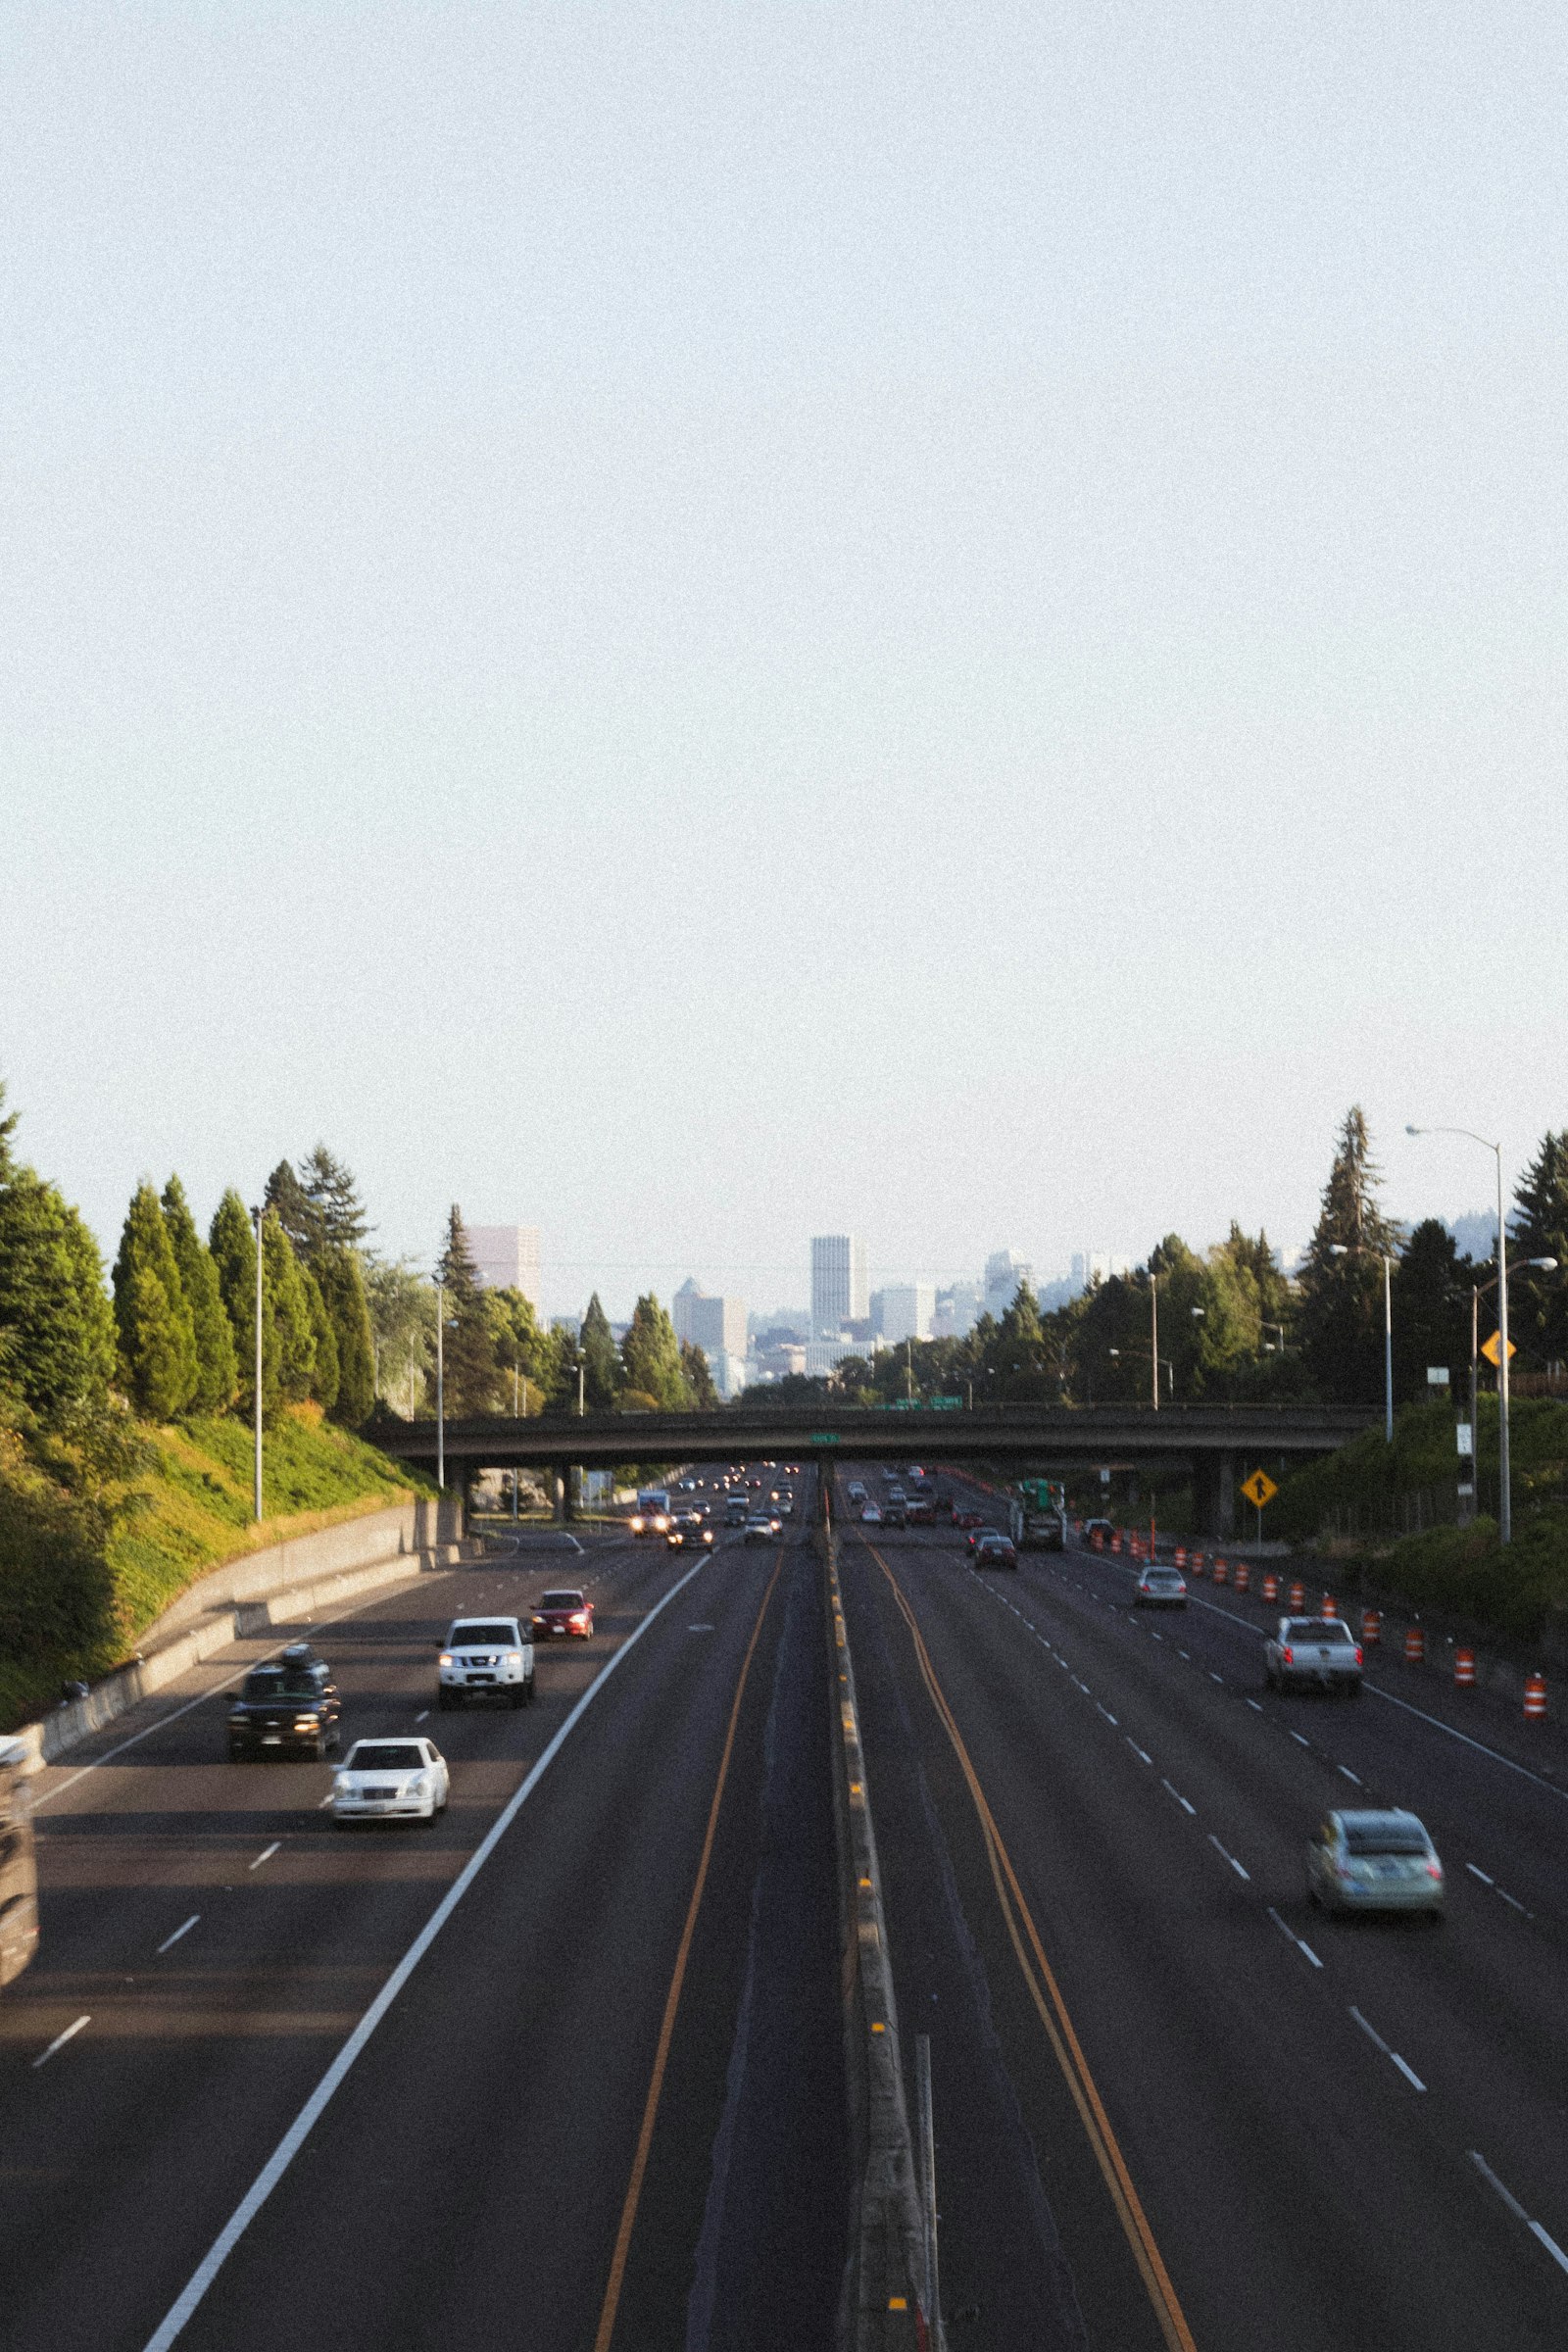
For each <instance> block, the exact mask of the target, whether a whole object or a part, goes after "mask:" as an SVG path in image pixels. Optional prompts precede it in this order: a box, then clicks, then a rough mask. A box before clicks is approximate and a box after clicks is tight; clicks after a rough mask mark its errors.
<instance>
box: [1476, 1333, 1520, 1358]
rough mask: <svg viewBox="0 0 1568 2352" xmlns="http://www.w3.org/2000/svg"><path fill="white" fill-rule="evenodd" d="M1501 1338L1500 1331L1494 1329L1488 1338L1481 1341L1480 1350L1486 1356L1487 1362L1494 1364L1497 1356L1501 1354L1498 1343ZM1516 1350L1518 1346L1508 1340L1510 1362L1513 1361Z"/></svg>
mask: <svg viewBox="0 0 1568 2352" xmlns="http://www.w3.org/2000/svg"><path fill="white" fill-rule="evenodd" d="M1501 1339H1502V1334H1501V1332H1500V1331H1495V1332H1494V1333H1493V1335H1492V1337H1491V1339H1490V1340H1483V1341H1482V1343H1481V1352H1482V1354H1483V1355H1484V1356H1485V1357H1486V1359H1487V1361H1488V1363H1489V1364H1495V1362H1496V1361H1497V1358H1498V1357H1499V1356H1500V1355H1501V1353H1502V1348H1501V1346H1500V1345H1499V1343H1500V1341H1501ZM1518 1352H1519V1350H1518V1348H1516V1347H1515V1346H1514V1344H1513V1342H1512V1340H1510V1341H1509V1342H1508V1361H1509V1363H1510V1364H1511V1363H1512V1362H1513V1359H1514V1357H1515V1356H1516V1355H1517V1354H1518Z"/></svg>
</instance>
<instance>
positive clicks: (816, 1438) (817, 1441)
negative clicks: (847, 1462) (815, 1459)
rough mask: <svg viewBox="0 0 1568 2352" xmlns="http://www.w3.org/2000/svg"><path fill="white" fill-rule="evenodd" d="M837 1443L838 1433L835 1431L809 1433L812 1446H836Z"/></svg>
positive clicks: (821, 1430) (822, 1430) (823, 1430)
mask: <svg viewBox="0 0 1568 2352" xmlns="http://www.w3.org/2000/svg"><path fill="white" fill-rule="evenodd" d="M838 1442H839V1433H838V1431H837V1430H836V1429H813V1430H812V1432H811V1444H812V1445H813V1446H836V1445H837V1444H838Z"/></svg>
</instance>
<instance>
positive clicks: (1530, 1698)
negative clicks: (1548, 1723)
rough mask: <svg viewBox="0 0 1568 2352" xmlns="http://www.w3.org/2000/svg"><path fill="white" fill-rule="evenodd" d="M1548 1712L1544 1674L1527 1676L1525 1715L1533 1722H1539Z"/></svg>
mask: <svg viewBox="0 0 1568 2352" xmlns="http://www.w3.org/2000/svg"><path fill="white" fill-rule="evenodd" d="M1545 1712H1546V1678H1545V1676H1544V1674H1529V1675H1526V1677H1525V1715H1526V1717H1527V1719H1528V1720H1529V1721H1530V1722H1531V1723H1539V1722H1540V1721H1541V1718H1542V1717H1543V1715H1544V1713H1545Z"/></svg>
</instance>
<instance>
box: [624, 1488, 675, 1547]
mask: <svg viewBox="0 0 1568 2352" xmlns="http://www.w3.org/2000/svg"><path fill="white" fill-rule="evenodd" d="M631 1532H632V1534H633V1535H634V1536H667V1535H668V1533H669V1489H668V1488H667V1487H641V1488H639V1489H638V1493H637V1508H636V1509H635V1510H634V1511H633V1513H632V1515H631Z"/></svg>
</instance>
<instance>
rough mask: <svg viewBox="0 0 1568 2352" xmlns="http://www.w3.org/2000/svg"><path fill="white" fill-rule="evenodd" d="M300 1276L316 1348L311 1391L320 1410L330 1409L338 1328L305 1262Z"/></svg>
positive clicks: (335, 1383) (335, 1384) (334, 1398)
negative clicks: (309, 1311) (334, 1325)
mask: <svg viewBox="0 0 1568 2352" xmlns="http://www.w3.org/2000/svg"><path fill="white" fill-rule="evenodd" d="M300 1280H301V1282H302V1283H303V1284H304V1286H305V1297H306V1299H307V1301H308V1303H309V1306H310V1310H311V1338H312V1341H313V1343H314V1345H315V1349H316V1368H315V1370H314V1371H313V1372H312V1374H311V1395H312V1396H313V1397H315V1399H316V1401H317V1403H318V1404H319V1406H320V1408H321V1410H322V1412H323V1413H329V1412H330V1411H331V1410H332V1407H333V1406H334V1405H335V1404H336V1402H337V1393H338V1389H339V1386H340V1385H341V1377H342V1376H341V1373H340V1371H339V1368H338V1358H337V1332H336V1330H335V1329H334V1327H333V1323H332V1317H331V1315H330V1314H329V1312H328V1311H327V1304H326V1299H325V1298H324V1297H323V1295H322V1291H321V1286H320V1284H319V1282H318V1281H317V1279H316V1276H315V1274H314V1273H313V1272H312V1270H311V1268H310V1267H309V1266H308V1265H302V1266H301V1267H300Z"/></svg>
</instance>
